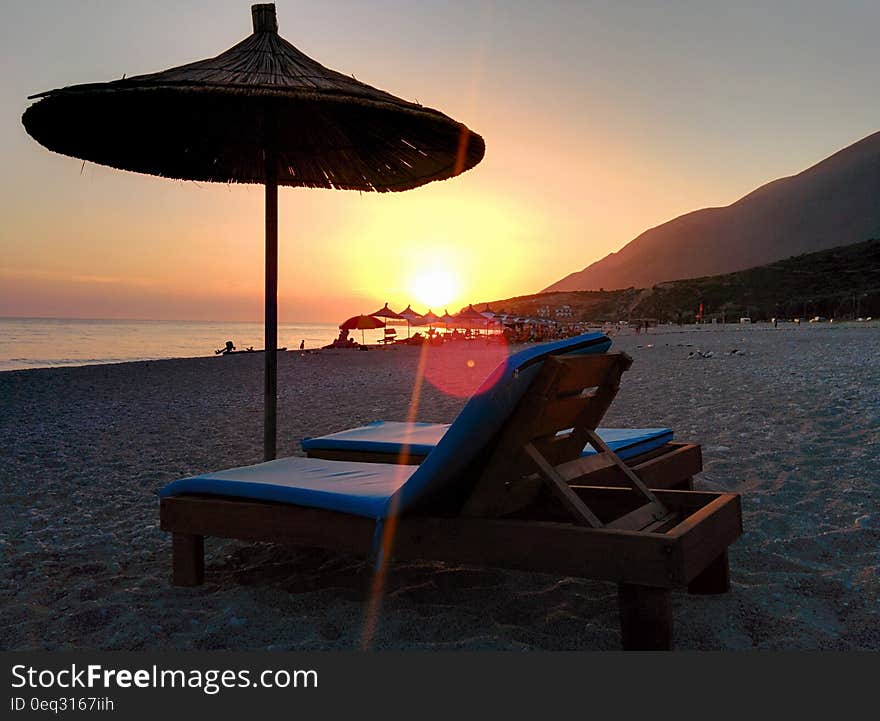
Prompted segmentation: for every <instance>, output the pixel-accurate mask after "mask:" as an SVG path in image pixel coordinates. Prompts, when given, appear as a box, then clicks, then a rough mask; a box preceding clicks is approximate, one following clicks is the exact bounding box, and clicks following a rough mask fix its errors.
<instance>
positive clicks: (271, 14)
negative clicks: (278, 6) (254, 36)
mask: <svg viewBox="0 0 880 721" xmlns="http://www.w3.org/2000/svg"><path fill="white" fill-rule="evenodd" d="M251 16H252V17H253V20H254V32H255V33H277V32H278V20H277V18H276V17H275V3H260V4H259V5H251Z"/></svg>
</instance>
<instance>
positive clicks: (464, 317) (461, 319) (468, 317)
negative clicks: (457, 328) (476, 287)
mask: <svg viewBox="0 0 880 721" xmlns="http://www.w3.org/2000/svg"><path fill="white" fill-rule="evenodd" d="M455 320H456V322H458V323H464V324H465V326H462V327H467V328H468V329H470V328H473V327H474V326H475V325H476V326H477V328H478V329H479V328H480V326H485V325H486V324H487V323H488V322H489V321H488V319H487V318H486V316H484V315H483V314H482V313H480V311H478V310H477V309H476V308H474V306H472V305H469V306H468V307H467V308H465V309H464V310H463V311H461V312H460V313H456V315H455Z"/></svg>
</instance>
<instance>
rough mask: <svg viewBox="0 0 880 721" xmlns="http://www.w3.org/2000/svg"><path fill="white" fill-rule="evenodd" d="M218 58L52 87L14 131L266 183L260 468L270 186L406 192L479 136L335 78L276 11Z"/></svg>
mask: <svg viewBox="0 0 880 721" xmlns="http://www.w3.org/2000/svg"><path fill="white" fill-rule="evenodd" d="M252 14H253V27H254V32H253V34H252V35H250V36H249V37H247V38H245V39H244V40H242V41H241V42H240V43H238V44H237V45H235V46H234V47H232V48H230V49H229V50H227V51H226V52H224V53H221V54H220V55H218V56H217V57H214V58H211V59H209V60H202V61H199V62H195V63H190V64H188V65H182V66H180V67H175V68H172V69H170V70H165V71H164V72H159V73H152V74H149V75H137V76H133V77H130V78H125V77H123V79H121V80H115V81H113V82H107V83H92V84H87V85H74V86H70V87H65V88H60V89H57V90H50V91H48V92H45V93H41V94H39V95H36V96H33V97H35V98H39V100H38V102H36V103H35V104H33V105H31V106H30V107H29V108H28V109H27V110H26V111H25V113H24V116H23V117H22V122H23V123H24V126H25V128H26V129H27V131H28V132H29V133H30V134H31V135H32V136H33V137H34V138H35V139H36V140H37V141H38V142H40V143H41V144H43V145H44V146H46V147H47V148H49V149H50V150H54V151H56V152H58V153H62V154H64V155H71V156H74V157H76V158H81V159H83V160H89V161H92V162H94V163H100V164H102V165H109V166H111V167H113V168H120V169H123V170H133V171H136V172H140V173H149V174H151V175H160V176H164V177H169V178H179V179H184V180H202V181H215V182H223V183H227V182H234V183H263V184H264V185H265V186H266V317H265V323H266V374H265V402H266V414H265V433H264V451H265V456H266V458H267V459H268V458H274V457H275V402H276V400H275V399H276V367H275V364H276V355H275V352H274V351H275V349H276V348H277V285H278V281H277V273H278V269H277V266H278V245H277V234H278V221H277V217H278V216H277V213H278V186H279V185H291V186H304V187H310V188H342V189H348V190H362V191H379V192H384V191H401V190H408V189H410V188H416V187H418V186H420V185H424V184H425V183H428V182H430V181H432V180H439V179H445V178H451V177H453V176H455V175H458V174H459V173H461V172H463V171H465V170H468V169H469V168H472V167H474V166H475V165H476V164H477V163H479V162H480V160H481V159H482V157H483V153H484V152H485V145H484V143H483V139H482V138H481V137H480V136H479V135H477V134H475V133H472V132H471V131H470V130H469V129H468V128H467V127H466V126H464V125H462V124H461V123H459V122H456V121H455V120H453V119H452V118H450V117H448V116H446V115H444V114H443V113H441V112H439V111H437V110H432V109H431V108H426V107H423V106H421V105H418V104H417V103H412V102H409V101H406V100H401V99H400V98H397V97H395V96H393V95H390V94H389V93H386V92H384V91H382V90H378V89H377V88H374V87H371V86H369V85H366V84H364V83H361V82H359V81H357V80H355V79H354V78H353V77H350V76H347V75H343V74H342V73H338V72H336V71H334V70H330V69H328V68H326V67H324V66H323V65H321V64H320V63H317V62H315V61H314V60H312V59H311V58H309V57H307V56H306V55H304V54H303V53H302V52H300V51H299V50H297V49H296V48H295V47H294V46H293V45H291V44H290V43H288V42H287V41H286V40H284V39H283V38H281V37H280V36H279V35H278V25H277V21H276V19H275V6H274V5H272V4H261V5H254V6H253V7H252Z"/></svg>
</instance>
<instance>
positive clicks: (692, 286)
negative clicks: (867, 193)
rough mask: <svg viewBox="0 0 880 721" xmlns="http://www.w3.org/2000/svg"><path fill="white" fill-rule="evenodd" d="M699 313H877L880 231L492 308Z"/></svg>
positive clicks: (730, 317)
mask: <svg viewBox="0 0 880 721" xmlns="http://www.w3.org/2000/svg"><path fill="white" fill-rule="evenodd" d="M701 304H702V307H703V319H704V320H706V321H710V320H713V319H718V320H722V319H723V320H726V321H728V322H731V321H733V322H735V321H737V320H738V319H739V318H740V317H743V316H748V317H750V318H752V319H753V320H769V319H771V318H812V317H814V316H824V317H826V318H836V319H847V318H857V317H860V316H861V317H866V316H873V317H875V318H877V317H880V239H875V240H867V241H865V242H862V243H855V244H853V245H845V246H840V247H838V248H832V249H830V250H822V251H819V252H817V253H807V254H804V255H798V256H794V257H791V258H787V259H785V260H780V261H776V262H774V263H769V264H767V265H761V266H758V267H756V268H750V269H748V270H741V271H738V272H736V273H726V274H724V275H713V276H707V277H704V278H692V279H689V280H677V281H671V282H668V283H660V284H658V285H656V286H654V287H653V288H650V289H645V290H638V289H635V288H629V289H626V290H614V291H601V290H600V291H568V292H549V293H538V294H535V295H528V296H519V297H516V298H509V299H507V300H501V301H496V302H494V303H492V304H491V305H492V308H493V310H496V311H501V310H503V311H506V312H509V313H517V314H522V315H530V316H535V315H539V309H542V308H543V309H545V310H549V312H550V314H551V317H552V315H553V314H554V313H555V311H556V309H558V308H560V307H562V306H566V305H567V306H570V307H571V308H572V311H573V318H574V320H582V321H593V322H601V321H617V320H635V319H642V318H651V319H654V320H656V321H659V322H676V321H679V322H686V323H688V322H693V321H694V320H695V319H696V318H697V315H698V313H699V311H700V305H701Z"/></svg>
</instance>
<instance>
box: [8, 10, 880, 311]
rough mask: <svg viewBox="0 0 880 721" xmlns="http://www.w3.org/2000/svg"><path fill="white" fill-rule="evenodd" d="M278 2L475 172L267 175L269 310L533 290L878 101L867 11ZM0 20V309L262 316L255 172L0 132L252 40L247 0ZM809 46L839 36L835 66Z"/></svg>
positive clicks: (768, 168) (828, 138)
mask: <svg viewBox="0 0 880 721" xmlns="http://www.w3.org/2000/svg"><path fill="white" fill-rule="evenodd" d="M277 4H278V17H279V26H280V32H281V34H282V35H284V36H285V37H286V38H287V39H288V40H290V41H291V42H292V43H293V44H294V45H297V46H298V47H300V49H302V50H303V51H304V52H306V53H308V54H310V55H311V56H312V57H314V58H316V59H317V60H319V61H320V62H323V63H324V64H326V65H328V66H330V67H333V68H336V69H338V70H340V71H343V72H349V73H351V72H353V73H354V74H356V75H357V77H358V79H360V80H363V81H365V82H368V83H370V84H373V85H376V86H378V87H381V88H383V89H386V90H389V91H390V92H393V93H395V94H397V95H400V96H401V97H404V98H408V99H413V100H418V101H419V102H422V103H424V104H426V105H429V106H433V107H436V108H439V109H441V110H443V111H444V112H446V113H448V114H450V115H452V116H453V117H455V118H457V119H460V120H462V121H463V122H465V123H467V124H468V125H469V126H471V127H472V128H473V129H475V130H476V131H477V132H479V133H481V134H482V135H483V136H484V137H485V139H486V146H487V150H486V158H485V160H484V161H483V162H482V163H481V164H480V165H479V166H477V167H476V168H475V169H474V170H472V171H470V172H468V173H466V174H464V175H463V176H461V177H459V178H456V179H453V180H449V181H446V182H442V183H433V184H430V185H428V186H425V187H423V188H420V189H418V190H415V191H410V192H407V193H402V194H382V195H378V194H358V193H352V192H343V191H324V190H305V189H291V188H283V189H281V191H280V200H279V218H280V221H279V222H280V227H279V244H280V283H279V285H280V287H279V303H280V317H281V319H282V320H315V321H322V320H326V321H339V320H340V319H341V318H343V317H346V316H348V315H352V314H354V313H359V312H370V311H372V310H375V308H376V307H378V306H380V305H381V304H382V303H383V302H385V301H389V302H390V304H391V307H392V308H395V309H398V310H399V309H400V307H402V306H404V305H406V303H407V302H412V303H413V305H414V306H415V307H416V309H417V310H420V311H424V310H425V309H426V304H427V303H428V302H435V301H437V302H439V298H440V297H442V296H444V295H445V296H447V297H446V298H444V299H445V300H448V306H449V309H450V310H457V309H458V308H459V307H460V306H461V305H462V304H464V303H467V302H469V301H471V300H483V299H491V298H497V297H505V296H511V295H517V294H524V293H531V292H536V291H538V290H540V289H541V288H543V287H545V286H546V285H549V284H550V283H552V282H554V281H556V280H558V279H559V278H561V277H562V276H564V275H566V274H567V273H569V272H572V271H574V270H578V269H580V268H582V267H584V266H585V265H587V264H588V263H589V262H592V261H594V260H596V259H598V258H600V257H602V256H603V255H605V254H606V253H608V252H610V251H612V250H616V249H617V248H619V247H620V246H622V245H623V244H625V243H626V242H628V241H629V240H631V239H632V238H633V237H634V236H635V235H637V234H638V233H639V232H641V231H642V230H644V229H645V228H646V227H649V226H652V225H656V224H659V223H661V222H663V221H665V220H668V219H669V218H671V217H674V216H675V215H678V214H680V213H683V212H686V211H689V210H692V209H694V208H696V207H700V206H704V205H720V204H726V203H729V202H731V201H733V200H735V199H736V198H737V197H739V196H740V195H742V194H744V193H746V192H748V191H749V190H751V189H752V188H753V187H755V186H756V185H758V184H760V183H762V182H765V181H767V180H769V179H772V178H774V177H778V176H781V175H785V174H789V173H792V172H796V171H798V170H800V169H803V168H804V167H806V166H808V165H810V164H812V163H814V162H816V161H818V160H819V159H821V158H822V157H824V156H826V155H828V154H830V153H831V152H834V151H835V150H837V149H839V148H841V147H843V146H845V145H847V144H849V143H850V142H853V141H855V140H857V139H859V138H861V137H863V136H864V135H867V134H868V133H870V132H872V131H874V130H876V129H877V127H876V125H877V118H878V117H880V112H878V111H880V96H878V94H877V93H876V92H873V91H871V92H868V90H869V89H870V88H872V87H873V85H872V83H873V81H874V78H873V74H872V73H871V72H870V71H869V70H870V68H873V67H875V66H876V60H875V58H874V45H873V38H872V36H871V32H868V30H867V28H875V27H876V26H877V24H878V21H880V16H878V10H877V9H876V8H869V7H862V6H858V7H856V6H853V7H850V8H848V9H837V10H835V11H834V12H831V10H830V9H823V8H822V6H821V4H819V5H816V6H815V7H813V5H812V4H811V3H786V2H780V3H779V6H778V8H777V10H776V11H775V13H770V14H768V13H767V12H765V11H764V10H762V7H763V6H762V5H761V4H760V3H750V2H746V3H744V4H740V5H738V6H737V7H736V8H730V7H728V5H725V4H719V5H718V6H716V7H713V8H711V9H710V10H711V11H710V10H709V9H702V8H703V5H705V4H702V5H698V6H697V7H696V8H694V7H690V8H687V9H685V8H679V7H678V6H677V5H676V6H674V7H667V8H666V9H665V10H662V9H658V7H657V6H658V4H656V3H654V4H653V5H652V4H650V3H647V4H644V5H642V6H641V7H638V6H639V4H638V3H636V4H634V6H627V7H625V8H624V7H617V4H608V3H599V2H596V3H591V2H585V3H566V2H558V3H550V4H549V5H547V6H546V7H543V8H537V7H536V4H533V3H532V4H530V3H517V2H509V3H500V2H499V3H493V2H436V3H434V2H424V3H419V4H418V5H417V6H416V5H413V4H406V5H405V6H401V5H400V3H395V2H391V0H377V1H376V2H372V3H355V2H343V1H340V2H327V3H305V2H294V1H289V2H288V1H285V0H281V1H280V2H278V3H277ZM621 5H622V4H621ZM402 7H406V8H407V9H408V10H409V11H408V12H402ZM686 10H687V11H686ZM208 13H209V15H210V22H208V21H206V17H205V16H206V14H208ZM4 15H5V16H6V18H5V19H6V20H7V22H6V23H4V27H3V29H2V30H0V32H2V33H3V35H2V36H0V57H2V61H3V67H4V68H5V69H6V77H7V79H8V82H5V83H4V87H3V88H2V89H0V109H2V110H3V112H2V114H0V153H2V154H3V157H4V159H5V160H6V162H5V163H4V164H3V168H2V169H0V214H2V218H3V223H2V226H0V254H2V264H0V316H4V315H22V316H29V315H33V316H70V317H103V318H107V317H126V318H179V319H206V320H208V319H210V320H227V319H228V320H258V319H260V318H261V316H262V292H263V285H262V284H263V276H262V273H263V256H262V234H263V195H262V189H261V188H259V187H257V186H229V187H227V186H217V185H211V184H195V183H184V182H177V181H169V180H164V179H160V178H152V177H147V176H140V175H135V174H132V173H123V172H118V171H114V170H110V169H108V168H103V167H100V166H94V165H91V164H87V165H86V166H85V168H84V169H82V172H81V163H80V161H77V160H74V159H71V158H65V157H61V156H58V155H55V154H53V153H50V152H49V151H47V150H45V149H44V148H42V147H40V146H39V145H38V144H37V143H36V142H35V141H33V140H32V139H31V138H29V137H28V136H27V134H26V133H25V132H24V130H23V128H22V126H21V123H20V116H21V113H22V112H23V110H24V109H25V107H26V106H27V104H28V101H27V100H26V96H27V95H29V94H32V93H34V92H39V91H41V90H45V89H48V88H51V87H58V86H62V85H66V84H73V83H78V82H87V81H95V80H106V79H111V78H114V77H119V76H121V75H122V73H123V72H125V73H127V74H129V75H132V74H136V73H140V72H149V71H153V70H159V69H162V68H165V67H169V66H172V65H175V64H180V63H183V62H188V61H191V60H195V59H200V58H204V57H209V56H211V55H214V54H216V53H218V52H220V51H221V50H225V49H226V48H227V47H229V46H231V45H232V44H234V43H235V42H237V41H238V40H240V39H241V38H242V37H244V36H245V35H247V34H248V32H249V31H250V16H249V4H248V3H247V2H241V1H237V0H235V1H234V0H222V1H221V2H214V3H207V2H196V1H195V0H184V1H181V2H176V3H161V2H160V3H147V2H144V3H134V2H132V3H123V4H119V5H113V6H108V5H107V4H106V3H98V2H91V1H89V0H83V2H82V3H78V4H77V5H76V6H74V5H71V4H69V3H62V2H56V3H53V2H49V1H48V0H37V1H35V2H32V3H18V4H15V5H13V6H10V8H9V9H8V10H4ZM721 15H725V17H721ZM48 17H51V18H52V21H51V22H47V18H48ZM95 27H100V28H101V29H102V32H98V33H95V32H93V30H94V28H95ZM364 27H371V28H374V29H375V30H371V32H369V33H365V32H363V28H364ZM819 36H822V37H825V38H833V37H837V36H840V37H845V38H846V47H845V48H843V47H841V52H840V53H838V54H837V55H836V57H837V63H838V65H837V66H836V67H829V64H828V57H829V56H830V54H829V52H828V51H827V48H825V46H824V45H823V44H822V43H819V42H818V41H817V40H818V37H819ZM823 48H825V49H823ZM841 77H845V78H846V79H847V80H846V82H845V83H843V82H840V78H841ZM820 99H821V102H819V100H820ZM426 273H433V274H434V276H433V277H427V278H426V277H424V274H426ZM446 286H449V287H446ZM434 310H437V311H442V308H439V307H438V308H434Z"/></svg>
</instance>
